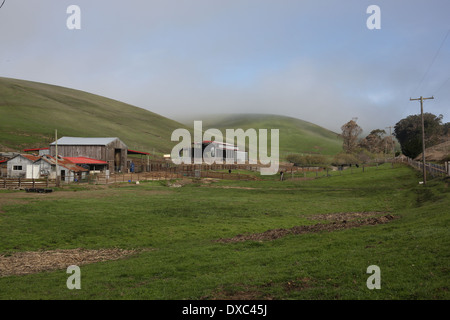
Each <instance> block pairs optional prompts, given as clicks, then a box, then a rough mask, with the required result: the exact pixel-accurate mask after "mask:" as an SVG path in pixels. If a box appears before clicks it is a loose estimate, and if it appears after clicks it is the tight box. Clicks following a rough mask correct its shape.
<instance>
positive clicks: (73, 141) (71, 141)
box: [50, 137, 120, 146]
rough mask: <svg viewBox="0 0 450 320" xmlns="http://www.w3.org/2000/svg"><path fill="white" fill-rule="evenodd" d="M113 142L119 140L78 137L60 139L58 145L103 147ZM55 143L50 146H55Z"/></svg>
mask: <svg viewBox="0 0 450 320" xmlns="http://www.w3.org/2000/svg"><path fill="white" fill-rule="evenodd" d="M115 140H120V139H119V138H117V137H114V138H80V137H62V138H60V139H58V145H66V146H67V145H73V146H81V145H88V146H105V145H107V144H110V143H111V142H113V141H115ZM55 144H56V141H54V142H52V143H51V144H50V145H55Z"/></svg>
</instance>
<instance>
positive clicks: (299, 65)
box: [0, 0, 450, 132]
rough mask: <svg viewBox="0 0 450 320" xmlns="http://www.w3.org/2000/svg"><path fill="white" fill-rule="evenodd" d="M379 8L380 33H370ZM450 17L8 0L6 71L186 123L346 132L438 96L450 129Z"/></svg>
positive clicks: (221, 0)
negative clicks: (74, 14) (295, 121)
mask: <svg viewBox="0 0 450 320" xmlns="http://www.w3.org/2000/svg"><path fill="white" fill-rule="evenodd" d="M2 1H3V0H0V4H1V2H2ZM70 5H78V6H79V8H80V9H81V29H80V30H70V29H68V28H67V25H66V20H67V19H68V18H69V16H70V14H67V13H66V11H67V8H68V7H69V6H70ZM370 5H378V6H379V8H380V9H381V29H378V30H377V29H374V30H369V29H368V28H367V25H366V21H367V19H368V18H369V17H370V16H371V14H368V13H367V12H366V11H367V8H368V7H369V6H370ZM449 17H450V1H448V0H420V1H414V0H370V1H365V0H342V1H338V0H276V1H275V0H189V1H188V0H158V1H156V0H147V1H144V0H140V1H138V0H128V1H115V0H95V1H92V0H89V1H85V0H71V1H64V0H40V1H36V0H6V1H5V3H4V5H3V7H2V8H1V9H0V76H3V77H11V78H18V79H25V80H32V81H38V82H44V83H50V84H56V85H60V86H65V87H70V88H75V89H79V90H84V91H88V92H91V93H95V94H99V95H103V96H106V97H109V98H113V99H117V100H120V101H123V102H126V103H130V104H133V105H136V106H138V107H141V108H145V109H148V110H150V111H153V112H156V113H158V114H161V115H163V116H166V117H169V118H174V119H181V118H182V117H183V116H186V117H187V118H192V117H191V114H201V113H204V114H211V113H269V114H280V115H287V116H292V117H296V118H299V119H303V120H306V121H310V122H313V123H316V124H318V125H321V126H323V127H326V128H328V129H331V130H334V131H336V132H340V127H341V125H342V124H344V123H345V122H347V121H348V120H351V119H352V118H353V117H357V118H358V123H359V125H360V126H361V127H362V128H363V129H364V131H366V132H367V131H370V130H372V129H376V128H380V129H385V128H386V127H388V126H393V125H395V123H396V122H398V121H399V120H400V119H402V118H404V117H405V116H407V115H410V114H418V113H420V103H419V102H418V101H414V102H411V101H409V98H411V97H412V98H417V97H420V96H424V97H428V96H432V95H434V97H435V100H428V101H426V102H425V105H424V106H425V111H426V112H432V113H434V114H436V115H438V114H443V115H444V122H448V121H450V119H449V117H450V114H449V110H450V35H449V34H448V33H449V30H450V19H449ZM446 36H447V37H446ZM444 40H445V41H444ZM199 120H201V118H199ZM204 129H206V128H204Z"/></svg>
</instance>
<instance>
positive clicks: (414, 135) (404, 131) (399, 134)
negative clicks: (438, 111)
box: [394, 113, 444, 158]
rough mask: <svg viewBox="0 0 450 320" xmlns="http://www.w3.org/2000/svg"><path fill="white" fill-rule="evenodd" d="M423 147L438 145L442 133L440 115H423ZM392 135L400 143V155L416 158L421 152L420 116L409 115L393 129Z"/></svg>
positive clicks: (442, 127)
mask: <svg viewBox="0 0 450 320" xmlns="http://www.w3.org/2000/svg"><path fill="white" fill-rule="evenodd" d="M423 117H424V128H425V147H427V148H428V147H432V146H434V145H436V144H438V143H439V139H440V137H441V135H442V133H443V130H444V126H443V125H442V118H443V116H442V115H439V116H436V115H434V114H432V113H424V114H423ZM394 135H395V137H396V138H397V140H398V142H399V143H400V146H401V149H402V153H403V154H404V155H405V156H408V157H410V158H415V157H417V156H418V155H419V154H420V153H421V152H422V118H421V115H420V114H418V115H410V116H408V117H406V118H404V119H402V120H400V121H399V122H397V124H396V125H395V127H394Z"/></svg>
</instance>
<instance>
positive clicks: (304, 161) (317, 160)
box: [286, 154, 329, 166]
mask: <svg viewBox="0 0 450 320" xmlns="http://www.w3.org/2000/svg"><path fill="white" fill-rule="evenodd" d="M286 159H287V160H288V161H289V162H291V163H294V164H295V165H298V166H317V165H324V164H327V163H328V162H329V161H328V158H327V157H326V156H324V155H321V154H316V155H311V154H308V155H305V156H302V155H299V154H290V155H288V156H287V157H286Z"/></svg>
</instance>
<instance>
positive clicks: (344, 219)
mask: <svg viewBox="0 0 450 320" xmlns="http://www.w3.org/2000/svg"><path fill="white" fill-rule="evenodd" d="M375 214H378V215H379V214H380V213H379V212H376V213H375V212H366V213H358V212H356V213H338V214H330V215H317V216H313V217H311V218H313V219H320V220H322V219H323V220H332V221H333V222H331V223H318V224H314V225H308V226H295V227H292V228H288V229H271V230H267V231H265V232H262V233H252V234H239V235H237V236H235V237H233V238H228V239H219V240H216V242H222V243H230V242H241V241H249V240H250V241H264V240H275V239H278V238H281V237H284V236H287V235H292V234H294V235H298V234H306V233H316V232H322V231H337V230H343V229H350V228H356V227H362V226H368V225H377V224H384V223H387V222H389V221H391V220H393V219H395V218H394V217H393V216H392V215H390V214H386V215H383V216H378V217H374V215H375Z"/></svg>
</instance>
